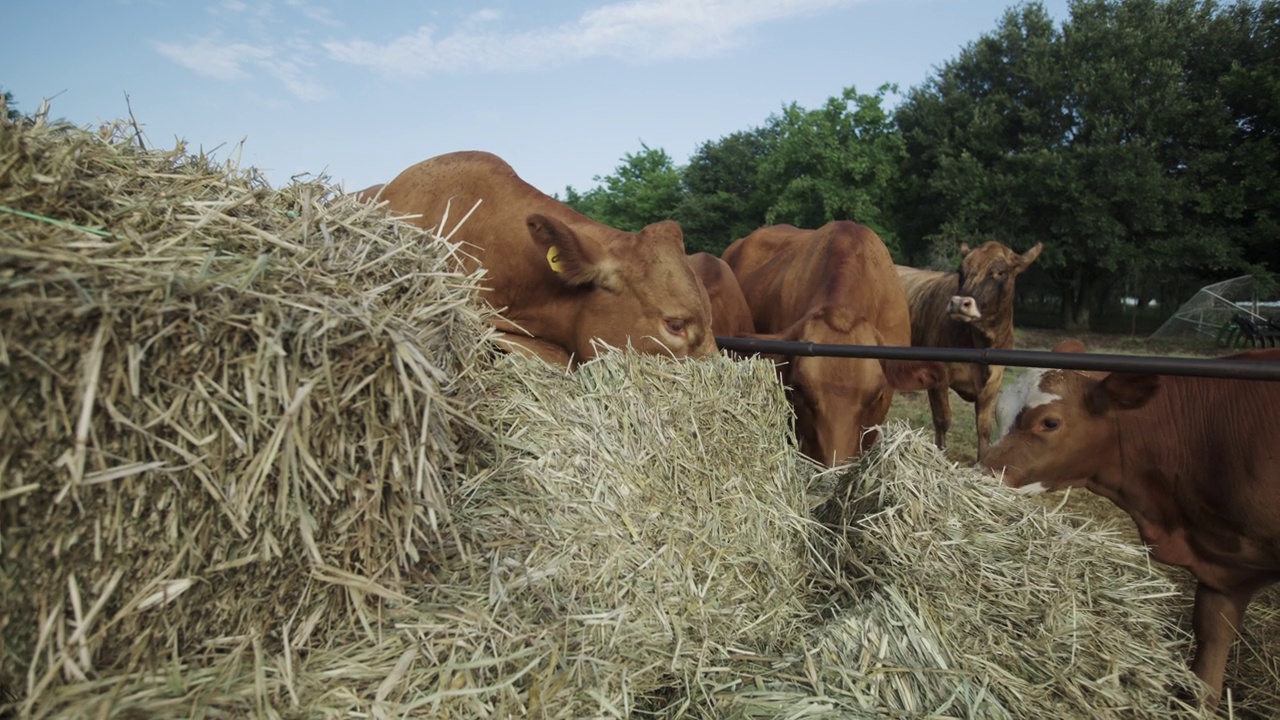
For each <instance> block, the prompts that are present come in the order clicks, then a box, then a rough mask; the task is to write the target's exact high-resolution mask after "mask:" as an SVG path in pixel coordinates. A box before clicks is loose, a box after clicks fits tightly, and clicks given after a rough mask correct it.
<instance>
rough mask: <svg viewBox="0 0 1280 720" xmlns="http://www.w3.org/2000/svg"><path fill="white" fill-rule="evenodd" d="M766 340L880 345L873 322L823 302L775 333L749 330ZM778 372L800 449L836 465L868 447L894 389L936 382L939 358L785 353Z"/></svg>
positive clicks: (917, 387)
mask: <svg viewBox="0 0 1280 720" xmlns="http://www.w3.org/2000/svg"><path fill="white" fill-rule="evenodd" d="M752 337H758V338H761V339H768V340H790V341H799V342H812V343H817V344H833V345H838V344H850V345H882V344H884V341H883V338H882V337H881V335H880V333H879V331H877V330H876V328H875V326H874V325H872V324H871V323H870V322H868V321H866V320H865V319H863V318H854V317H848V313H847V309H845V308H838V309H832V308H824V309H823V310H821V311H818V312H816V313H811V314H809V315H808V316H807V317H805V318H803V319H801V320H800V321H798V322H796V323H795V324H793V325H792V326H791V327H790V328H788V329H787V330H785V331H783V332H781V333H775V334H769V335H763V334H759V335H753V336H752ZM777 360H781V361H782V362H779V365H778V373H779V376H780V378H781V380H782V383H783V385H784V386H786V388H787V397H788V399H789V400H790V401H791V405H792V407H793V408H794V409H795V413H796V439H797V441H798V442H799V445H800V451H801V452H803V453H804V454H805V455H808V456H809V457H811V458H813V459H814V460H817V461H818V462H821V463H824V464H827V465H832V466H834V465H837V464H840V463H842V462H845V461H847V460H850V459H852V458H854V457H857V456H858V455H859V454H860V453H861V452H862V451H864V450H866V449H867V448H869V447H871V445H872V444H873V443H874V442H875V441H876V439H877V438H878V437H879V434H878V431H875V430H873V429H872V428H874V427H875V426H876V425H880V424H881V423H883V422H884V419H885V416H886V415H888V413H889V404H890V402H892V400H893V392H894V391H895V390H923V389H925V388H928V387H933V386H934V385H936V384H937V383H939V382H941V380H942V377H943V367H942V365H941V364H940V363H926V362H916V361H901V360H874V359H868V358H835V357H807V356H789V357H786V358H777Z"/></svg>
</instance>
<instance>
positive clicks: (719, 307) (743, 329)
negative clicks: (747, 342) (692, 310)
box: [689, 252, 756, 337]
mask: <svg viewBox="0 0 1280 720" xmlns="http://www.w3.org/2000/svg"><path fill="white" fill-rule="evenodd" d="M689 265H691V266H692V267H693V273H694V274H695V275H697V276H698V280H700V281H701V282H702V286H703V287H705V288H706V289H707V296H708V297H710V298H711V330H712V331H713V332H714V333H715V334H716V335H718V336H720V337H745V336H747V335H750V334H752V333H754V332H755V331H756V327H755V324H754V323H752V322H751V308H750V306H748V305H747V298H746V297H744V296H743V295H742V288H741V287H740V286H739V285H738V278H736V277H734V275H733V270H732V269H731V268H730V267H729V265H728V264H727V263H726V262H725V261H723V260H721V259H720V258H718V257H716V256H715V255H712V254H711V253H705V252H700V253H694V254H692V255H690V256H689Z"/></svg>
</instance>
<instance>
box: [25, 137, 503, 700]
mask: <svg viewBox="0 0 1280 720" xmlns="http://www.w3.org/2000/svg"><path fill="white" fill-rule="evenodd" d="M0 157H2V158H3V162H0V207H3V211H0V237H2V238H3V241H2V242H3V245H0V366H2V367H3V370H2V371H0V398H3V402H2V403H0V477H3V480H2V481H0V483H2V484H0V526H2V532H3V536H2V541H3V553H4V565H3V568H2V569H0V593H3V601H0V630H2V632H3V636H4V652H3V654H0V686H6V687H8V688H9V689H10V691H11V692H18V694H20V695H23V696H26V697H28V698H31V699H38V698H44V697H48V692H49V690H50V688H51V687H53V686H54V685H56V684H58V683H60V682H66V681H72V682H75V681H90V680H93V679H94V678H97V677H101V676H102V675H103V674H104V673H110V672H111V671H121V670H126V669H131V668H139V667H148V668H153V667H156V666H157V665H163V664H165V663H168V662H171V661H172V660H173V659H175V658H183V662H182V664H183V665H185V662H186V658H188V657H192V654H193V653H196V654H209V655H211V656H213V655H218V654H219V653H222V652H226V651H233V650H234V649H236V648H243V647H249V646H252V647H255V648H260V649H261V650H262V651H263V652H275V651H277V650H278V649H280V648H282V647H284V646H286V645H293V646H298V647H305V646H307V645H309V644H310V643H312V642H314V640H313V639H312V636H315V635H317V634H319V635H325V636H327V635H328V634H329V633H335V632H341V631H342V630H343V629H349V628H362V629H363V631H364V632H367V633H370V634H373V633H376V632H377V630H376V626H377V624H378V622H379V621H378V619H377V617H376V614H377V613H378V612H379V611H380V609H381V607H382V605H383V603H384V602H387V601H390V602H407V597H406V595H405V591H406V588H407V587H409V586H410V584H412V583H414V582H421V581H422V580H423V579H425V578H428V577H430V574H431V573H432V572H433V568H435V567H437V566H439V565H441V564H447V563H448V562H450V559H451V558H452V557H454V556H456V555H458V554H460V553H463V552H464V550H463V548H462V547H461V546H460V544H459V538H458V536H457V533H456V529H455V528H454V526H453V523H452V521H451V519H450V513H451V505H450V503H449V502H448V500H447V498H448V496H449V494H450V493H451V492H452V491H453V488H451V487H450V485H449V483H451V482H453V480H454V477H453V476H452V474H451V473H452V468H453V467H454V466H455V465H456V464H457V463H458V462H459V455H458V452H457V443H458V434H459V431H460V429H462V428H465V427H466V426H468V425H469V424H470V422H471V418H470V416H469V415H467V414H466V413H465V412H464V411H465V410H466V407H465V402H468V401H467V400H466V399H465V397H466V393H463V392H462V389H463V388H464V387H465V385H466V383H467V380H466V377H467V375H468V374H469V373H473V372H474V371H475V369H476V368H477V367H480V366H482V365H483V362H484V359H483V353H484V352H485V351H486V350H485V340H484V338H485V333H484V331H483V328H484V324H483V322H482V317H481V313H480V310H479V309H478V307H477V306H476V305H475V304H474V303H472V302H470V301H469V299H470V297H471V295H472V294H473V292H474V288H475V286H476V282H477V279H476V278H473V277H464V276H461V275H459V274H458V273H457V272H455V271H454V270H453V268H452V263H450V262H448V253H449V252H450V251H451V250H452V248H450V247H448V246H446V245H445V244H443V243H442V242H440V241H438V240H434V239H432V238H429V237H427V236H425V235H424V234H423V233H421V232H416V231H414V230H413V229H411V228H409V227H406V226H402V225H400V224H398V223H393V222H391V221H390V220H388V219H387V218H386V217H385V215H384V214H383V213H381V212H377V211H375V210H373V209H371V208H368V207H366V206H363V205H359V204H356V203H353V202H340V203H338V204H336V205H335V206H332V207H326V206H325V205H323V204H322V202H321V201H322V200H323V199H324V196H325V194H326V193H328V192H330V189H329V188H328V187H326V186H325V185H324V184H323V183H321V182H314V183H299V184H294V185H292V186H290V187H289V188H286V189H284V190H282V191H279V192H277V191H274V190H272V189H271V188H269V187H268V186H267V185H266V183H265V182H263V181H262V180H261V178H259V177H258V176H256V175H255V174H254V173H253V171H247V172H241V171H238V170H236V169H234V168H230V167H217V166H215V165H214V164H213V163H212V162H211V161H210V160H209V159H208V158H206V157H203V156H197V157H193V156H190V155H187V154H186V153H185V152H183V150H182V148H178V149H177V150H175V151H173V152H146V151H142V150H139V149H138V148H136V146H135V145H134V144H133V138H131V137H129V136H128V135H126V134H125V133H123V132H121V131H120V129H119V128H107V129H104V131H103V132H101V133H90V132H85V131H82V130H78V129H75V128H71V127H67V126H65V125H56V124H48V123H45V122H43V121H40V122H25V123H4V124H3V125H0ZM424 247H425V248H426V249H424Z"/></svg>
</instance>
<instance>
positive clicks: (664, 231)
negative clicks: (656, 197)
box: [640, 220, 684, 253]
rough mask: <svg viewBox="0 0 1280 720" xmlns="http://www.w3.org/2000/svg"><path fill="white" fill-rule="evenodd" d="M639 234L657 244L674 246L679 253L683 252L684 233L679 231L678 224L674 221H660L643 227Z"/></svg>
mask: <svg viewBox="0 0 1280 720" xmlns="http://www.w3.org/2000/svg"><path fill="white" fill-rule="evenodd" d="M640 234H641V235H644V236H645V237H646V238H650V239H652V240H656V241H658V242H664V243H668V244H670V245H674V246H675V247H678V248H680V252H681V253H683V252H684V231H683V230H681V229H680V223H678V222H676V221H675V220H662V221H659V222H656V223H652V224H650V225H645V226H644V228H643V229H642V230H641V231H640Z"/></svg>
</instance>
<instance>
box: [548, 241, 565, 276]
mask: <svg viewBox="0 0 1280 720" xmlns="http://www.w3.org/2000/svg"><path fill="white" fill-rule="evenodd" d="M547 264H548V265H550V266H551V271H552V272H557V273H558V272H564V265H562V264H560V248H558V247H556V246H555V245H552V246H551V247H549V248H547Z"/></svg>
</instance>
